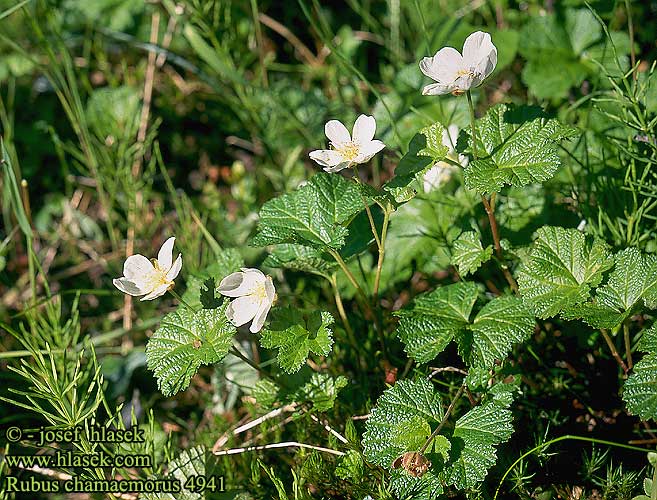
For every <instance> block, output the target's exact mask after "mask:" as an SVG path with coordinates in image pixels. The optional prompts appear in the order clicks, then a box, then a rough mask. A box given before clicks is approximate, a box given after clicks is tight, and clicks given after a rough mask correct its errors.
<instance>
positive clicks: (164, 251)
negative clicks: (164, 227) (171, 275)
mask: <svg viewBox="0 0 657 500" xmlns="http://www.w3.org/2000/svg"><path fill="white" fill-rule="evenodd" d="M175 241H176V238H174V237H173V236H172V237H171V238H169V239H168V240H166V241H165V242H164V243H162V247H161V248H160V251H159V252H158V253H157V263H158V265H159V266H160V269H161V270H162V271H164V272H165V273H166V272H167V271H168V270H169V269H171V263H172V262H173V243H174V242H175Z"/></svg>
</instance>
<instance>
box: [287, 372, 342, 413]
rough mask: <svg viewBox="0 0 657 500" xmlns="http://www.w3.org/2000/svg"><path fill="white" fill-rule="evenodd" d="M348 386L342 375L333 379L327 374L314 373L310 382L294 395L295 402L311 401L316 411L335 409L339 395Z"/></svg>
mask: <svg viewBox="0 0 657 500" xmlns="http://www.w3.org/2000/svg"><path fill="white" fill-rule="evenodd" d="M346 386H347V379H346V377H343V376H342V375H340V376H338V377H335V378H333V377H331V376H330V375H327V374H326V373H313V374H312V376H311V377H310V380H309V381H308V382H307V383H306V384H305V385H303V387H301V388H300V389H299V390H298V391H296V393H295V394H294V400H295V401H310V402H311V403H312V404H313V408H312V409H313V410H315V411H327V410H330V409H331V408H333V406H334V405H335V400H336V399H337V397H338V393H339V392H340V391H341V390H342V389H343V388H345V387H346Z"/></svg>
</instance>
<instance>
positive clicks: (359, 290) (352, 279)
mask: <svg viewBox="0 0 657 500" xmlns="http://www.w3.org/2000/svg"><path fill="white" fill-rule="evenodd" d="M328 252H329V253H330V254H331V256H332V257H333V258H334V259H335V261H336V262H337V263H338V266H340V269H342V272H343V273H344V274H345V275H346V276H347V279H348V280H349V282H350V283H351V284H352V285H353V287H354V288H355V289H356V293H357V294H358V296H359V297H360V298H361V299H362V300H363V302H364V303H365V308H366V309H367V310H368V311H369V312H370V313H371V312H372V308H371V307H370V305H369V303H368V302H367V297H366V296H365V292H363V289H362V288H361V286H360V285H359V284H358V281H356V277H355V276H354V275H353V273H352V272H351V271H350V270H349V268H348V267H347V264H346V263H345V261H344V259H343V258H342V257H341V256H340V254H339V253H338V252H336V251H335V250H333V249H329V251H328Z"/></svg>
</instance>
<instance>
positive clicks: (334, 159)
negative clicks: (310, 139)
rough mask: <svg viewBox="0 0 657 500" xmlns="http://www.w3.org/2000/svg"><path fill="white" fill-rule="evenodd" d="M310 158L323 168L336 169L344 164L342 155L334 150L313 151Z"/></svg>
mask: <svg viewBox="0 0 657 500" xmlns="http://www.w3.org/2000/svg"><path fill="white" fill-rule="evenodd" d="M308 156H310V158H311V159H313V160H315V161H316V162H317V163H319V164H320V165H321V166H322V167H334V166H336V165H339V164H340V163H343V162H344V158H343V157H342V155H341V154H340V153H338V152H337V151H336V150H334V149H318V150H316V151H311V152H310V154H309V155H308Z"/></svg>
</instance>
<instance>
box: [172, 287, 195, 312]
mask: <svg viewBox="0 0 657 500" xmlns="http://www.w3.org/2000/svg"><path fill="white" fill-rule="evenodd" d="M169 293H170V294H171V295H173V296H174V297H175V298H176V299H178V302H180V303H181V304H182V305H184V306H185V307H186V308H187V309H190V310H191V311H192V312H196V309H194V308H193V307H192V306H190V305H189V304H188V303H187V302H186V301H185V299H183V298H182V297H181V296H180V295H178V292H176V291H175V290H174V289H173V288H172V289H170V290H169Z"/></svg>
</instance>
